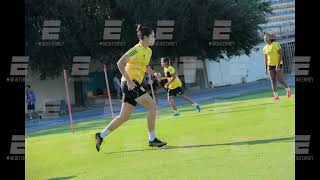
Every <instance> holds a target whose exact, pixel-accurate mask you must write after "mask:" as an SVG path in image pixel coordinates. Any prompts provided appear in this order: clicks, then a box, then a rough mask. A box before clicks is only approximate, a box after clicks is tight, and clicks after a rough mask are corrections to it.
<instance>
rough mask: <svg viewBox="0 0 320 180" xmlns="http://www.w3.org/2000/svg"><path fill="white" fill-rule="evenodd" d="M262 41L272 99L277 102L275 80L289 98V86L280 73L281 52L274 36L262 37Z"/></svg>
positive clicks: (266, 35) (281, 72) (277, 95)
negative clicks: (283, 88) (263, 42)
mask: <svg viewBox="0 0 320 180" xmlns="http://www.w3.org/2000/svg"><path fill="white" fill-rule="evenodd" d="M264 41H265V43H266V45H265V47H264V48H263V53H264V60H265V65H266V73H267V69H268V70H269V76H270V80H271V82H272V83H271V84H272V90H273V94H274V99H275V100H279V99H280V98H279V94H278V92H277V79H278V81H279V82H280V83H281V84H282V85H283V86H284V87H285V88H286V91H287V96H288V98H289V97H290V96H291V90H290V88H289V85H288V83H287V82H285V80H284V76H283V71H282V63H283V62H282V61H283V51H282V49H281V46H280V44H279V43H278V42H276V37H275V35H271V34H267V33H265V35H264Z"/></svg>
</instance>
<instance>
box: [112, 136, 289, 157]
mask: <svg viewBox="0 0 320 180" xmlns="http://www.w3.org/2000/svg"><path fill="white" fill-rule="evenodd" d="M293 140H294V137H286V138H274V139H262V140H254V141H241V142H230V143H221V144H198V145H183V146H165V147H161V148H154V149H136V150H128V151H117V152H109V153H106V154H107V155H110V154H118V153H133V152H144V151H159V150H171V149H184V148H202V147H214V146H228V145H256V144H266V143H273V142H292V141H293Z"/></svg>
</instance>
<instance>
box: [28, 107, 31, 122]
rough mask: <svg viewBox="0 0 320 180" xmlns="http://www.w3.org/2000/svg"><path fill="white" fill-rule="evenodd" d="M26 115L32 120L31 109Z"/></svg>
mask: <svg viewBox="0 0 320 180" xmlns="http://www.w3.org/2000/svg"><path fill="white" fill-rule="evenodd" d="M28 114H29V119H30V120H32V110H31V109H29V110H28Z"/></svg>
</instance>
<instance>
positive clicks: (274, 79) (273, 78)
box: [269, 69, 279, 100]
mask: <svg viewBox="0 0 320 180" xmlns="http://www.w3.org/2000/svg"><path fill="white" fill-rule="evenodd" d="M269 77H270V80H271V86H272V91H273V94H274V98H275V99H276V100H278V99H279V94H278V90H277V75H276V70H275V69H270V70H269Z"/></svg>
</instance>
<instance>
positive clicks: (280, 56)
mask: <svg viewBox="0 0 320 180" xmlns="http://www.w3.org/2000/svg"><path fill="white" fill-rule="evenodd" d="M278 53H279V62H278V65H277V69H278V70H279V68H280V64H281V62H282V58H283V51H282V49H281V48H280V49H279V50H278Z"/></svg>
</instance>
